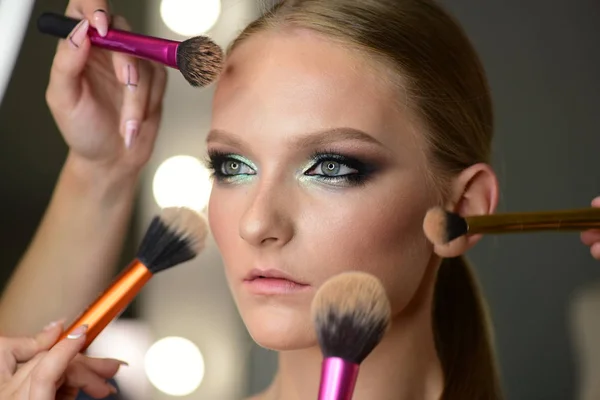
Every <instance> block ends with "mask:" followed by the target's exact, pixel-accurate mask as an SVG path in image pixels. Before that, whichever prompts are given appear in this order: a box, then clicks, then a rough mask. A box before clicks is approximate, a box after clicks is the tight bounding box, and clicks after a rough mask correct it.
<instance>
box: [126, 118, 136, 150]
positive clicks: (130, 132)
mask: <svg viewBox="0 0 600 400" xmlns="http://www.w3.org/2000/svg"><path fill="white" fill-rule="evenodd" d="M138 129H139V123H138V122H137V121H135V120H131V121H127V122H126V123H125V147H127V148H128V149H130V148H131V147H132V146H133V142H134V141H135V138H136V136H137V134H138Z"/></svg>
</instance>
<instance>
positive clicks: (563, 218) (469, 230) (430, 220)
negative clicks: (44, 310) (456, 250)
mask: <svg viewBox="0 0 600 400" xmlns="http://www.w3.org/2000/svg"><path fill="white" fill-rule="evenodd" d="M598 228H600V208H582V209H574V210H555V211H542V212H524V213H504V214H490V215H477V216H470V217H461V216H460V215H458V214H456V213H452V212H449V211H446V210H444V209H443V208H440V207H435V208H432V209H430V210H429V211H428V212H427V214H426V215H425V219H424V220H423V231H424V232H425V236H427V238H428V239H429V240H430V241H431V242H432V243H433V244H435V245H446V244H449V243H450V242H452V241H453V240H456V239H458V238H462V237H465V236H466V235H475V234H478V233H484V234H488V233H491V234H500V233H519V232H534V231H538V232H540V231H564V232H567V231H571V232H573V231H576V232H579V231H584V230H588V229H598Z"/></svg>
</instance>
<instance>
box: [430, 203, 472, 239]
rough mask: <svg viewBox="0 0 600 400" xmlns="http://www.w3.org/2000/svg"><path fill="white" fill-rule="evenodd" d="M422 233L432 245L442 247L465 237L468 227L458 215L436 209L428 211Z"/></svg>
mask: <svg viewBox="0 0 600 400" xmlns="http://www.w3.org/2000/svg"><path fill="white" fill-rule="evenodd" d="M423 231H424V232H425V236H427V239H429V240H430V241H431V242H432V243H433V244H437V245H443V244H447V243H449V242H451V241H452V240H454V239H456V238H458V237H460V236H463V235H466V234H467V233H468V231H469V226H468V225H467V221H466V220H465V219H464V218H462V217H461V216H460V215H458V214H454V213H451V212H448V211H445V210H444V209H442V208H440V207H436V208H432V209H431V210H429V211H428V212H427V214H426V215H425V219H424V221H423Z"/></svg>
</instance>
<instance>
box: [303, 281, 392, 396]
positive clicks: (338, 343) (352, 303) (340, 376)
mask: <svg viewBox="0 0 600 400" xmlns="http://www.w3.org/2000/svg"><path fill="white" fill-rule="evenodd" d="M311 313H312V318H313V322H314V325H315V329H316V332H317V338H318V341H319V346H320V347H321V351H322V353H323V363H322V366H321V381H320V386H319V397H318V399H319V400H350V399H352V394H353V393H354V387H355V385H356V380H357V378H358V371H359V368H360V364H361V363H362V362H363V361H364V359H365V358H367V356H368V355H369V354H371V352H372V351H373V350H374V349H375V347H377V345H378V344H379V343H380V342H381V339H382V338H383V336H384V334H385V332H386V331H387V330H388V328H389V326H390V323H391V307H390V302H389V300H388V297H387V295H386V292H385V289H384V288H383V285H382V284H381V282H380V281H379V279H377V278H376V277H374V276H373V275H370V274H368V273H365V272H346V273H342V274H339V275H336V276H334V277H333V278H330V279H329V280H328V281H327V282H325V283H324V284H323V285H322V286H321V287H320V288H319V290H318V291H317V293H316V295H315V298H314V299H313V302H312V306H311Z"/></svg>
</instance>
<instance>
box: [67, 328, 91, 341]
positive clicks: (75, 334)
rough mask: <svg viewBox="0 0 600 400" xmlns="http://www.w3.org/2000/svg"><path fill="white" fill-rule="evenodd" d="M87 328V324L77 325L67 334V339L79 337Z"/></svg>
mask: <svg viewBox="0 0 600 400" xmlns="http://www.w3.org/2000/svg"><path fill="white" fill-rule="evenodd" d="M87 329H88V326H87V325H81V326H78V327H77V329H75V330H74V331H73V332H71V333H70V334H69V335H68V336H67V339H79V338H80V337H82V336H83V335H84V334H85V333H86V332H87Z"/></svg>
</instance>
